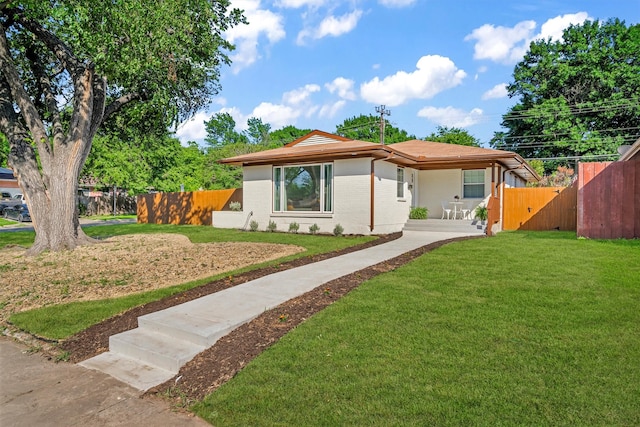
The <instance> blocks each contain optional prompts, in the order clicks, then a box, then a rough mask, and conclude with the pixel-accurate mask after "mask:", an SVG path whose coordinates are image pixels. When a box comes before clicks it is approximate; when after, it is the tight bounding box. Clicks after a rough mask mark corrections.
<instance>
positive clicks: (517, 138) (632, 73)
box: [491, 19, 640, 170]
mask: <svg viewBox="0 0 640 427" xmlns="http://www.w3.org/2000/svg"><path fill="white" fill-rule="evenodd" d="M513 78H514V81H513V82H512V83H511V84H510V85H509V86H508V90H509V95H510V96H511V97H517V98H519V102H518V103H517V104H516V105H515V106H514V107H513V108H512V109H511V110H510V111H509V112H508V113H507V114H505V115H504V116H503V123H502V126H503V127H504V128H506V129H507V131H506V132H496V133H495V135H494V138H493V140H492V142H491V144H492V146H493V147H495V148H500V149H508V150H513V151H516V152H518V153H519V154H521V155H522V156H523V157H525V158H556V157H560V158H564V159H565V160H564V161H565V162H566V158H576V157H577V158H579V157H582V156H598V155H600V156H602V157H600V158H603V159H606V158H615V156H616V149H617V147H619V146H620V145H621V144H624V143H632V142H633V141H634V140H635V139H637V138H638V137H639V136H640V131H639V126H640V120H639V118H640V25H632V26H630V27H627V26H625V24H624V22H622V21H620V20H618V19H614V20H610V21H607V22H604V23H603V22H600V21H593V22H592V21H586V22H584V23H583V24H582V25H577V26H571V27H569V28H568V29H566V30H565V31H564V35H563V39H562V40H560V41H551V40H538V41H534V42H532V43H531V45H530V48H529V51H528V52H527V54H526V55H525V57H524V59H523V60H522V61H521V62H520V63H519V64H517V65H516V67H515V69H514V74H513ZM612 156H613V157H612ZM587 158H589V157H587ZM555 168H556V165H555V164H553V165H550V166H549V167H548V168H547V169H548V170H553V169H555Z"/></svg>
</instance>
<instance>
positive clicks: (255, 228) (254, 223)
mask: <svg viewBox="0 0 640 427" xmlns="http://www.w3.org/2000/svg"><path fill="white" fill-rule="evenodd" d="M249 230H251V231H258V221H255V220H251V222H250V223H249Z"/></svg>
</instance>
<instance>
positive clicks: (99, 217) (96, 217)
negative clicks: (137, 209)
mask: <svg viewBox="0 0 640 427" xmlns="http://www.w3.org/2000/svg"><path fill="white" fill-rule="evenodd" d="M83 218H86V219H94V220H98V221H101V220H104V221H107V220H110V219H136V218H137V215H136V214H121V215H115V216H114V215H91V216H85V217H83Z"/></svg>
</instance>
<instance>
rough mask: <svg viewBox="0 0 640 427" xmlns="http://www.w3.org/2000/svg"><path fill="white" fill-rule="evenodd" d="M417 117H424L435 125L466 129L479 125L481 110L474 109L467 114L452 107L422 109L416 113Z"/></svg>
mask: <svg viewBox="0 0 640 427" xmlns="http://www.w3.org/2000/svg"><path fill="white" fill-rule="evenodd" d="M418 117H424V118H426V119H429V120H431V121H432V122H434V123H435V124H437V125H440V126H448V127H457V128H466V127H469V126H473V125H475V124H477V123H480V121H481V120H482V118H483V116H482V110H481V109H479V108H474V109H473V110H471V111H469V112H467V111H464V110H460V109H458V108H453V107H445V108H436V107H424V108H422V109H421V110H420V111H418Z"/></svg>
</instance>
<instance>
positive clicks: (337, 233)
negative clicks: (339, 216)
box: [333, 224, 344, 237]
mask: <svg viewBox="0 0 640 427" xmlns="http://www.w3.org/2000/svg"><path fill="white" fill-rule="evenodd" d="M343 232H344V228H342V226H341V225H340V224H336V226H335V227H333V235H334V236H336V237H338V236H342V233H343Z"/></svg>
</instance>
